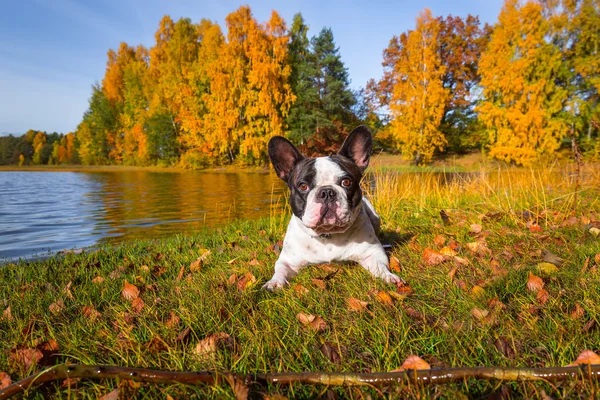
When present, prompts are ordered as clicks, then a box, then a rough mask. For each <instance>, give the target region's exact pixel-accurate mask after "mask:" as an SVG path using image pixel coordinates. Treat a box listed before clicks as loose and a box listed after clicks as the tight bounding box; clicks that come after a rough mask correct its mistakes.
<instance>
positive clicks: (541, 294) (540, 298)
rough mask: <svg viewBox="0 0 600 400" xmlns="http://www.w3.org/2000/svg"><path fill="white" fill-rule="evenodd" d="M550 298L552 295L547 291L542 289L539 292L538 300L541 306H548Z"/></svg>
mask: <svg viewBox="0 0 600 400" xmlns="http://www.w3.org/2000/svg"><path fill="white" fill-rule="evenodd" d="M549 298H550V293H548V291H547V290H546V289H540V290H538V292H537V295H536V299H537V301H538V302H539V303H540V305H542V306H543V305H544V304H546V302H547V301H548V299H549Z"/></svg>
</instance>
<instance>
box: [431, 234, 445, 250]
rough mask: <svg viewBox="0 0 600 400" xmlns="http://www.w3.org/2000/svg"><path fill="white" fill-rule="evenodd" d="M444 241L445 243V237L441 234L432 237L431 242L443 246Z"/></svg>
mask: <svg viewBox="0 0 600 400" xmlns="http://www.w3.org/2000/svg"><path fill="white" fill-rule="evenodd" d="M445 243H446V238H445V237H443V236H442V235H436V236H435V237H434V238H433V244H435V246H436V247H442V246H444V244H445Z"/></svg>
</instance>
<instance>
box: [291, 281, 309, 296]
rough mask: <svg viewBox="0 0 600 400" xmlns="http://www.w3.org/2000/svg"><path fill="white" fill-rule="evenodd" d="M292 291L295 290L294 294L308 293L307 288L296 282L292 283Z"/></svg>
mask: <svg viewBox="0 0 600 400" xmlns="http://www.w3.org/2000/svg"><path fill="white" fill-rule="evenodd" d="M294 292H296V294H298V295H302V294H306V293H308V289H307V288H305V287H304V286H302V285H301V284H299V283H296V284H295V285H294Z"/></svg>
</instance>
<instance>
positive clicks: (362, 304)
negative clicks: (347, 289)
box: [348, 297, 369, 312]
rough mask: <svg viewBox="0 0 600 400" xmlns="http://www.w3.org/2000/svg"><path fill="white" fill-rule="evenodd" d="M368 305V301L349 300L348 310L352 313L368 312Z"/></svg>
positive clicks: (351, 298) (352, 298)
mask: <svg viewBox="0 0 600 400" xmlns="http://www.w3.org/2000/svg"><path fill="white" fill-rule="evenodd" d="M368 305H369V303H367V302H366V301H362V300H359V299H355V298H354V297H350V298H349V299H348V310H350V311H356V312H361V311H364V310H366V309H367V306H368Z"/></svg>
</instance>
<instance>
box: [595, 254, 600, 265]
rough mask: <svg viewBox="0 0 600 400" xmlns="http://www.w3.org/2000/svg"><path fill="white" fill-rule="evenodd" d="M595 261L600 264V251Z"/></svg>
mask: <svg viewBox="0 0 600 400" xmlns="http://www.w3.org/2000/svg"><path fill="white" fill-rule="evenodd" d="M594 261H595V262H596V264H598V265H600V253H598V254H596V255H595V256H594Z"/></svg>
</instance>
